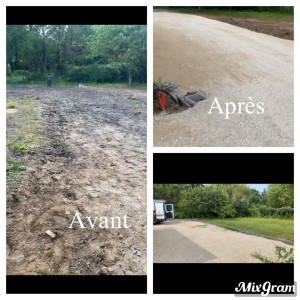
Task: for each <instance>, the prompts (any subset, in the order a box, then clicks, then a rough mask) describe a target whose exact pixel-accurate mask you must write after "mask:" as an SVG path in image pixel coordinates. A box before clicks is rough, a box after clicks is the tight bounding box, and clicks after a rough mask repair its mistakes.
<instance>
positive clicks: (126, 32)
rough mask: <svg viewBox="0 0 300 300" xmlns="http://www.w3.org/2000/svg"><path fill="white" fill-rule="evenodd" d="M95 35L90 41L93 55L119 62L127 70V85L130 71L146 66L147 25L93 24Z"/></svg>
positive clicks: (129, 80) (129, 81) (129, 83)
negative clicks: (100, 55)
mask: <svg viewBox="0 0 300 300" xmlns="http://www.w3.org/2000/svg"><path fill="white" fill-rule="evenodd" d="M92 29H93V30H94V32H95V36H94V37H93V39H92V40H91V42H90V49H91V53H92V54H93V55H94V56H99V54H102V55H104V56H105V57H106V58H107V60H108V61H109V62H110V63H119V64H121V65H122V66H123V68H124V69H126V71H127V75H128V85H131V84H132V80H133V79H132V73H133V72H134V71H136V70H137V69H138V68H143V67H144V68H146V62H147V27H146V26H144V25H95V26H93V27H92Z"/></svg>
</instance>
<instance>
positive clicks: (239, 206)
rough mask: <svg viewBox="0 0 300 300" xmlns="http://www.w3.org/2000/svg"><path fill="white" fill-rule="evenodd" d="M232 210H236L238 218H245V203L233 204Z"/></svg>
mask: <svg viewBox="0 0 300 300" xmlns="http://www.w3.org/2000/svg"><path fill="white" fill-rule="evenodd" d="M233 208H234V209H235V210H236V214H237V216H238V217H246V216H247V215H248V204H247V203H246V202H243V201H237V202H234V203H233Z"/></svg>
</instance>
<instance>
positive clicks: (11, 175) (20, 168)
mask: <svg viewBox="0 0 300 300" xmlns="http://www.w3.org/2000/svg"><path fill="white" fill-rule="evenodd" d="M25 171H26V167H25V166H24V165H21V164H19V163H16V162H12V161H7V162H6V178H7V182H8V183H12V182H13V181H14V180H15V179H16V177H17V176H18V175H20V174H23V173H24V172H25Z"/></svg>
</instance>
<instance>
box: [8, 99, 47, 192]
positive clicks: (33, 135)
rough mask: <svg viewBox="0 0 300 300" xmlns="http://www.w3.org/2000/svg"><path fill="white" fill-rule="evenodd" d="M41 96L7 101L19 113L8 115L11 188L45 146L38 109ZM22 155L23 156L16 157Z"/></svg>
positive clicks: (9, 181)
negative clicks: (29, 159) (34, 156)
mask: <svg viewBox="0 0 300 300" xmlns="http://www.w3.org/2000/svg"><path fill="white" fill-rule="evenodd" d="M38 99H39V96H37V95H36V96H34V97H31V98H30V97H20V98H15V97H11V98H8V99H7V100H6V106H7V107H12V106H14V107H16V108H17V112H16V113H14V114H9V113H8V114H7V116H6V118H7V127H6V131H7V136H6V149H7V151H6V154H7V163H6V179H7V183H8V185H9V186H13V185H14V184H15V181H16V178H17V177H18V176H19V175H20V174H23V173H25V172H26V162H27V159H28V158H29V157H31V155H33V154H35V153H36V152H37V151H38V150H39V149H40V148H41V147H42V146H43V135H44V133H43V131H42V130H41V129H40V125H41V121H40V119H39V113H40V111H39V110H38V109H37V108H36V103H37V101H36V100H38ZM18 153H22V155H16V154H18Z"/></svg>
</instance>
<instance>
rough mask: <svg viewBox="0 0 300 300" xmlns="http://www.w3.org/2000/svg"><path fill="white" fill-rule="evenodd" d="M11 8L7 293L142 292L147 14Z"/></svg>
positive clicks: (116, 10)
mask: <svg viewBox="0 0 300 300" xmlns="http://www.w3.org/2000/svg"><path fill="white" fill-rule="evenodd" d="M6 9H7V10H6V12H7V26H6V50H7V65H6V67H7V76H6V84H7V86H6V182H7V188H6V196H7V198H6V199H7V201H6V243H7V244H6V275H7V293H83V292H85V293H118V294H120V293H129V292H130V293H146V292H147V276H146V275H147V7H146V6H144V7H142V6H141V7H100V6H98V7H55V6H52V7H7V8H6ZM120 14H121V15H122V17H120ZM132 14H133V15H136V18H134V17H133V15H132ZM20 15H22V16H23V18H19V17H18V18H17V17H16V16H20ZM82 15H84V16H85V18H82ZM41 16H47V17H44V18H41ZM54 16H55V18H54ZM115 286H117V289H116V288H114V287H115Z"/></svg>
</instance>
